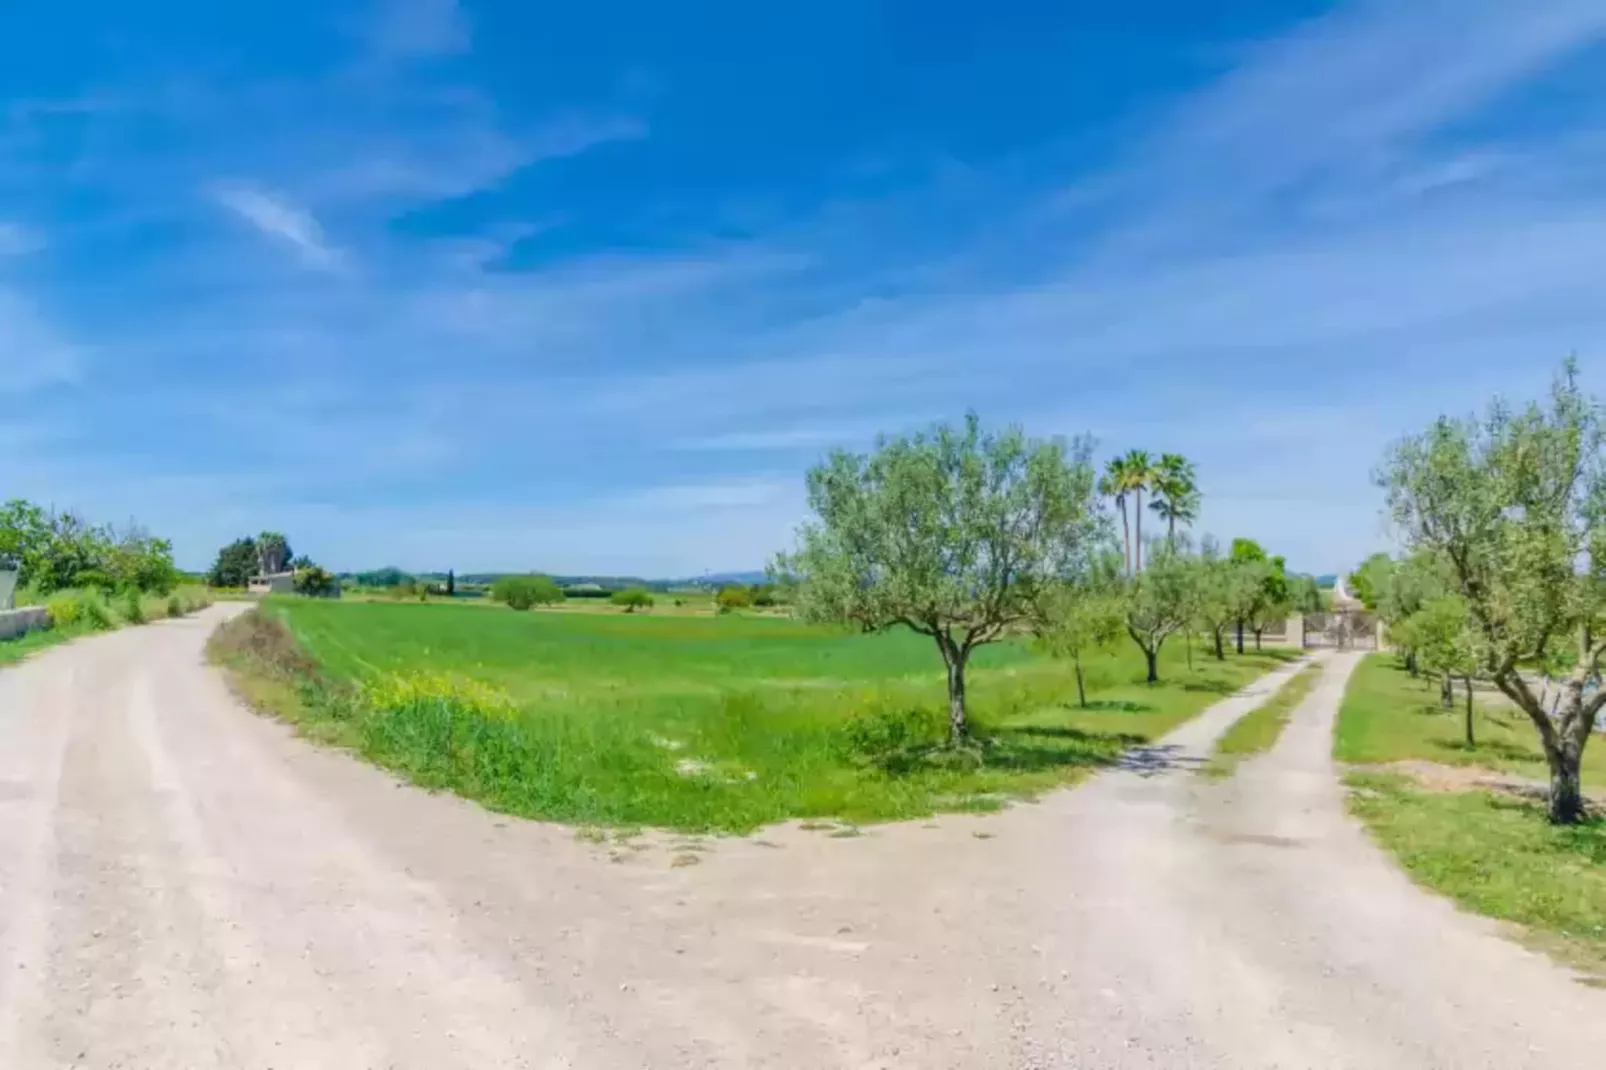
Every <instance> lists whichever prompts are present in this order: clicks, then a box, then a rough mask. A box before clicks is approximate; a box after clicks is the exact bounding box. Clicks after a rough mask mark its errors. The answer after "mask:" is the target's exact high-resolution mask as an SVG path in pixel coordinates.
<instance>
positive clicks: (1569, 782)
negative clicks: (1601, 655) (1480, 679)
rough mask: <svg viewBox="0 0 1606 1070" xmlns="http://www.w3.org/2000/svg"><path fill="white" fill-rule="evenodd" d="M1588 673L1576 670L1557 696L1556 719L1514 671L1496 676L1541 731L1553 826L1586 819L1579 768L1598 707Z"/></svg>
mask: <svg viewBox="0 0 1606 1070" xmlns="http://www.w3.org/2000/svg"><path fill="white" fill-rule="evenodd" d="M1587 680H1588V671H1587V669H1584V668H1583V667H1580V669H1578V670H1575V671H1574V673H1573V674H1572V675H1571V676H1570V677H1568V678H1567V679H1565V680H1563V681H1562V682H1561V687H1560V688H1559V689H1558V690H1557V692H1556V716H1555V719H1554V720H1552V718H1551V716H1550V715H1549V714H1547V713H1546V712H1545V708H1544V705H1543V704H1542V703H1541V702H1540V701H1539V699H1537V698H1536V697H1534V694H1533V692H1532V691H1530V690H1529V689H1528V685H1527V682H1526V681H1524V680H1523V679H1522V677H1521V676H1520V675H1519V674H1518V673H1517V672H1516V671H1514V670H1508V671H1507V672H1504V673H1501V674H1497V675H1496V676H1495V686H1496V687H1498V688H1500V690H1501V691H1502V692H1504V693H1505V695H1506V697H1507V698H1509V699H1511V700H1512V701H1513V702H1515V703H1516V704H1517V706H1518V707H1519V708H1520V709H1521V710H1522V712H1524V713H1526V714H1527V715H1528V719H1529V720H1530V721H1532V722H1533V724H1534V728H1536V729H1537V730H1538V731H1539V742H1540V743H1541V744H1542V745H1543V746H1544V748H1545V762H1546V764H1547V765H1549V766H1550V801H1549V807H1548V815H1547V816H1548V817H1549V818H1550V822H1551V824H1553V825H1576V824H1578V823H1579V822H1580V821H1582V820H1584V817H1585V816H1586V813H1585V809H1584V792H1583V787H1582V785H1581V784H1580V782H1579V766H1580V765H1581V764H1582V762H1583V758H1584V746H1585V744H1587V743H1588V742H1589V735H1590V731H1591V730H1592V728H1593V727H1594V726H1593V722H1594V720H1595V713H1596V712H1597V710H1598V708H1599V707H1598V706H1597V705H1595V702H1596V701H1597V700H1598V696H1597V697H1596V698H1595V699H1586V698H1585V696H1584V686H1585V684H1586V683H1587Z"/></svg>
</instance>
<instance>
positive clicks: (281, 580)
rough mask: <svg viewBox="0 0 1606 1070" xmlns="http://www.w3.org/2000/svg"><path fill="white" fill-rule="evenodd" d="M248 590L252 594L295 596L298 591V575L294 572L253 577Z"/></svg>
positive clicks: (271, 573) (247, 587)
mask: <svg viewBox="0 0 1606 1070" xmlns="http://www.w3.org/2000/svg"><path fill="white" fill-rule="evenodd" d="M246 590H248V591H250V592H251V593H252V594H294V593H295V590H296V574H295V573H294V572H270V573H268V574H267V575H265V576H252V577H251V582H250V583H249V584H247V585H246Z"/></svg>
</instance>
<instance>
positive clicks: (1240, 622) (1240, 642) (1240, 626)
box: [1238, 617, 1244, 656]
mask: <svg viewBox="0 0 1606 1070" xmlns="http://www.w3.org/2000/svg"><path fill="white" fill-rule="evenodd" d="M1243 652H1244V619H1243V618H1242V617H1239V618H1238V653H1239V655H1240V656H1242V654H1243Z"/></svg>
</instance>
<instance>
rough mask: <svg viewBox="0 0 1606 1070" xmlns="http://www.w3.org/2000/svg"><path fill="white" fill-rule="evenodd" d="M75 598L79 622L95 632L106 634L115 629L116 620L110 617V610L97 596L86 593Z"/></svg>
mask: <svg viewBox="0 0 1606 1070" xmlns="http://www.w3.org/2000/svg"><path fill="white" fill-rule="evenodd" d="M76 598H77V599H78V607H79V620H80V621H81V622H83V623H84V624H86V625H88V626H89V627H90V628H92V629H94V630H95V631H97V632H108V631H111V630H112V629H113V628H115V627H117V620H116V618H114V617H113V616H112V611H111V609H110V608H109V607H108V606H107V605H106V603H105V602H103V601H102V600H101V599H100V597H99V596H98V595H95V594H92V593H90V592H87V591H86V592H83V593H81V594H79V595H77V596H76Z"/></svg>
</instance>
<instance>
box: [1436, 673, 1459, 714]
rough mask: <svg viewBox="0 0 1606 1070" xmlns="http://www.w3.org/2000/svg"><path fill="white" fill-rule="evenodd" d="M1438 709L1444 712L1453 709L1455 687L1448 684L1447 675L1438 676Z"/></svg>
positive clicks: (1448, 676)
mask: <svg viewBox="0 0 1606 1070" xmlns="http://www.w3.org/2000/svg"><path fill="white" fill-rule="evenodd" d="M1439 707H1440V708H1441V709H1446V710H1449V709H1454V708H1455V685H1454V684H1453V683H1451V682H1450V674H1449V673H1441V674H1440V675H1439Z"/></svg>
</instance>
